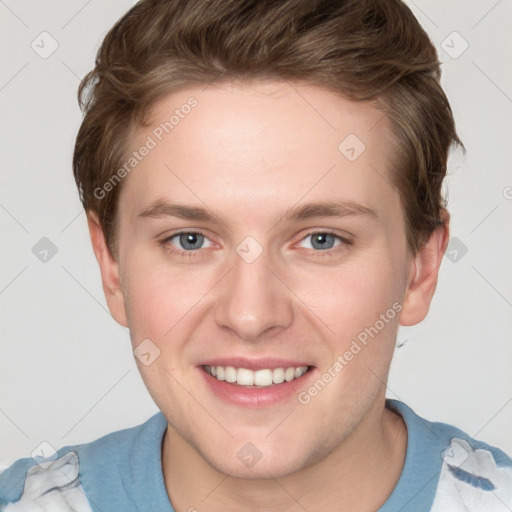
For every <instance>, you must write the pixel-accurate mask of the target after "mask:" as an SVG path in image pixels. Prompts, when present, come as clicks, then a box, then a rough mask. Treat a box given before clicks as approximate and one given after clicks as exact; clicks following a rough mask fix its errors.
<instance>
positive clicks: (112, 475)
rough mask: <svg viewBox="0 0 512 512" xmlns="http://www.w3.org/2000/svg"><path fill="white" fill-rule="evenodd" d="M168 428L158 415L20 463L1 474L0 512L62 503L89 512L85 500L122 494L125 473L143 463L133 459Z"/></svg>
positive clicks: (154, 443) (156, 443) (21, 460)
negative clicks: (136, 424)
mask: <svg viewBox="0 0 512 512" xmlns="http://www.w3.org/2000/svg"><path fill="white" fill-rule="evenodd" d="M166 425H167V424H166V421H165V418H164V417H163V415H162V414H161V413H158V414H155V415H154V416H153V417H151V418H150V419H149V420H147V421H146V422H145V423H143V424H141V425H138V426H136V427H131V428H127V429H123V430H119V431H116V432H112V433H110V434H108V435H105V436H103V437H101V438H99V439H96V440H95V441H92V442H90V443H84V444H80V445H74V446H65V447H63V448H61V449H60V450H58V451H57V452H56V453H55V454H54V455H52V456H51V457H47V458H43V457H37V456H36V457H33V458H23V459H19V460H17V461H16V462H15V463H14V464H12V465H11V466H10V467H9V468H7V469H6V470H5V471H3V472H2V473H0V510H4V509H5V510H6V511H7V512H10V511H11V510H12V511H13V512H14V511H16V510H26V509H25V508H23V507H22V506H20V505H19V504H20V503H25V504H28V503H30V504H36V505H39V506H40V507H41V508H40V509H41V510H47V509H46V508H44V507H45V505H46V504H55V503H58V502H60V501H61V500H63V503H66V504H71V503H73V507H72V508H69V510H76V511H80V512H82V511H84V512H88V511H89V510H91V509H90V507H89V505H88V500H87V499H86V498H85V496H87V497H89V498H90V494H92V493H94V494H95V495H96V494H100V495H101V493H102V492H104V491H106V490H107V491H108V492H109V493H112V492H114V493H115V492H116V490H119V491H120V492H121V491H122V490H123V488H124V481H125V480H126V478H129V476H127V475H126V474H124V471H126V472H128V473H130V472H131V468H132V467H133V465H134V464H138V463H139V462H140V461H138V460H134V459H135V458H139V459H140V458H141V457H143V454H144V453H145V449H146V448H147V449H148V451H149V450H150V449H151V448H152V447H153V446H152V445H155V446H157V445H158V442H155V441H157V440H158V439H160V440H161V438H162V436H163V433H164V431H165V428H166ZM153 451H154V447H153ZM84 498H85V499H84ZM91 501H92V500H91ZM14 505H16V506H17V507H15V506H14ZM37 510H39V508H38V509H37ZM48 510H50V509H48ZM59 510H60V509H59ZM62 510H68V508H63V509H62Z"/></svg>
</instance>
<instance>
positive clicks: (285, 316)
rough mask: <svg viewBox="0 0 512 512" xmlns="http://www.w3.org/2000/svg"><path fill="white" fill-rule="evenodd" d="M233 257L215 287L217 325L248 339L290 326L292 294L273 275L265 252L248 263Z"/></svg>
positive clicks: (236, 255)
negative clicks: (216, 290)
mask: <svg viewBox="0 0 512 512" xmlns="http://www.w3.org/2000/svg"><path fill="white" fill-rule="evenodd" d="M233 259H234V263H233V268H232V270H231V272H229V273H228V274H227V275H226V277H225V278H224V279H223V280H222V281H221V283H220V284H221V286H220V287H219V289H218V295H217V301H216V307H215V320H216V322H217V325H219V326H220V327H223V328H228V329H230V330H231V331H233V332H234V333H236V335H237V336H238V337H239V338H240V339H241V340H244V341H248V342H255V341H258V340H260V339H262V338H263V337H264V336H270V335H271V332H272V331H276V332H277V331H278V330H280V329H279V328H287V327H289V326H290V324H291V323H292V321H293V309H292V298H293V294H292V293H291V291H290V290H289V288H287V286H286V285H285V284H284V283H283V281H282V278H280V276H279V277H278V276H277V275H276V274H278V273H277V272H276V270H275V269H274V268H273V267H272V264H271V262H270V261H269V258H268V255H267V253H266V252H265V251H264V252H263V253H262V254H261V255H260V256H259V257H258V258H257V259H256V260H254V261H252V262H250V263H249V262H248V261H246V260H245V259H244V258H243V257H241V256H239V254H237V253H235V254H234V258H233ZM249 261H250V260H249Z"/></svg>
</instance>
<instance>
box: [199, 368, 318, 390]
mask: <svg viewBox="0 0 512 512" xmlns="http://www.w3.org/2000/svg"><path fill="white" fill-rule="evenodd" d="M205 370H206V372H207V373H209V374H210V375H212V376H213V377H215V378H216V379H217V380H225V381H226V382H229V383H231V384H234V383H235V382H236V384H238V385H239V386H259V387H267V386H271V385H272V384H282V383H283V382H284V381H286V382H290V381H292V380H293V379H298V378H300V377H302V375H304V374H305V373H306V372H307V371H308V367H307V366H298V367H293V366H290V367H289V368H274V369H273V370H271V369H269V368H265V369H262V370H256V371H252V370H248V369H247V368H235V367H233V366H219V365H217V366H205Z"/></svg>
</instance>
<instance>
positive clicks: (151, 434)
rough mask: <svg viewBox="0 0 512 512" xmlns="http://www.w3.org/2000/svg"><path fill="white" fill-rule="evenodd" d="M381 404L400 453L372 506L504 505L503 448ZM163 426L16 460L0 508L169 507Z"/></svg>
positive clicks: (157, 421)
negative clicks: (397, 471)
mask: <svg viewBox="0 0 512 512" xmlns="http://www.w3.org/2000/svg"><path fill="white" fill-rule="evenodd" d="M386 406H387V407H388V408H391V409H393V410H395V411H397V412H398V413H399V414H400V415H401V416H402V417H403V419H404V421H405V424H406V426H407V453H406V458H405V464H404V467H403V470H402V473H401V475H400V479H399V481H398V483H397V485H396V487H395V489H394V490H393V492H392V493H391V495H390V496H389V498H388V499H387V501H386V503H385V504H384V505H383V506H382V507H381V508H380V510H379V511H378V512H397V511H401V512H407V511H411V512H423V511H434V512H440V511H443V512H444V511H449V512H458V511H461V512H462V511H471V512H480V511H482V512H510V511H511V510H512V460H511V459H510V457H508V456H507V455H506V454H505V453H504V452H503V451H501V450H500V449H498V448H495V447H492V446H489V445H488V444H486V443H483V442H480V441H476V440H474V439H473V438H471V437H470V436H468V435H467V434H465V433H464V432H462V431H461V430H459V429H458V428H456V427H453V426H451V425H447V424H445V423H432V422H429V421H426V420H425V419H423V418H421V417H419V416H418V415H417V414H415V413H414V412H413V411H412V410H411V409H410V408H409V407H408V406H407V405H405V404H404V403H402V402H399V401H397V400H390V399H388V400H386ZM166 428H167V423H166V420H165V418H164V416H163V415H162V414H161V413H158V414H155V415H154V416H153V417H152V418H150V419H149V420H148V421H146V422H145V423H144V424H142V425H139V426H137V427H133V428H128V429H125V430H120V431H118V432H113V433H111V434H108V435H106V436H104V437H102V438H100V439H98V440H96V441H93V442H91V443H86V444H81V445H77V446H66V447H64V448H62V449H60V450H59V451H58V452H57V453H56V454H55V455H54V456H52V457H51V459H50V460H46V461H44V460H35V459H33V458H26V459H20V460H18V461H16V462H15V463H14V464H13V465H12V466H11V467H9V468H8V469H7V470H5V471H4V472H3V473H2V474H0V510H2V511H5V512H29V511H36V510H38V511H39V510H42V511H48V512H50V511H52V512H53V511H54V510H59V511H62V512H66V511H74V512H91V511H94V512H113V511H116V512H119V511H122V512H131V511H134V512H135V511H155V512H156V511H158V512H174V509H173V507H172V505H171V502H170V500H169V497H168V495H167V491H166V489H165V484H164V478H163V473H162V461H161V446H162V440H163V436H164V433H165V430H166ZM198 500H199V498H198ZM192 505H193V504H192ZM192 508H193V507H192ZM197 508H198V509H200V507H199V506H198V507H197Z"/></svg>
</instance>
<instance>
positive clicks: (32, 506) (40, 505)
mask: <svg viewBox="0 0 512 512" xmlns="http://www.w3.org/2000/svg"><path fill="white" fill-rule="evenodd" d="M46 464H47V463H45V464H42V465H36V466H33V467H31V468H30V469H29V470H28V472H27V478H26V480H25V487H24V488H23V494H22V496H21V498H20V499H19V500H18V501H17V502H15V503H9V504H8V505H7V507H6V508H5V512H92V509H91V507H90V505H89V501H88V500H87V497H86V496H85V492H84V490H83V488H82V486H81V485H80V480H79V477H78V472H79V462H78V455H77V454H76V453H75V452H68V453H66V454H65V455H64V456H63V457H61V458H60V459H57V460H55V461H53V462H52V463H51V464H49V465H46Z"/></svg>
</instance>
